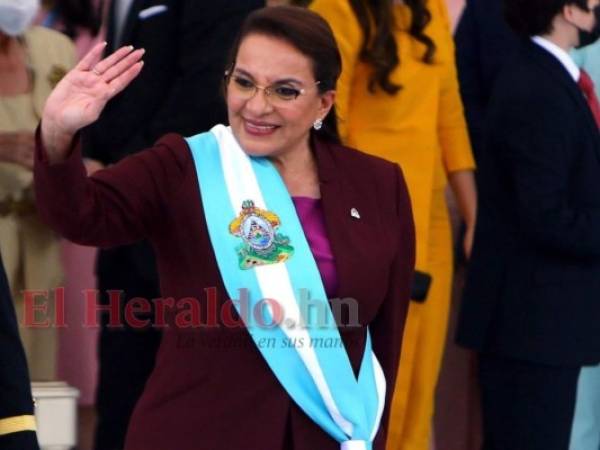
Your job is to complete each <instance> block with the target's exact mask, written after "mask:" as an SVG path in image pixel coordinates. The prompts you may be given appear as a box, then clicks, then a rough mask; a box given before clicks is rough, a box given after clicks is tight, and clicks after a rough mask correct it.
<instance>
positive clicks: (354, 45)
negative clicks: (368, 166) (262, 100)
mask: <svg viewBox="0 0 600 450" xmlns="http://www.w3.org/2000/svg"><path fill="white" fill-rule="evenodd" d="M427 5H428V8H429V9H430V11H431V15H432V20H431V22H430V24H429V25H428V27H427V28H426V30H425V32H426V34H427V35H428V36H429V37H430V38H432V39H433V41H434V42H435V44H436V46H437V50H436V54H435V58H434V63H433V64H432V65H428V64H425V63H423V62H422V55H423V54H424V51H425V46H424V45H423V44H421V43H419V42H418V41H416V40H415V39H414V38H412V37H411V36H410V35H409V34H408V32H407V31H405V30H407V29H408V24H409V23H410V18H411V13H410V10H409V8H408V7H407V6H405V5H402V4H396V5H394V14H395V19H396V23H397V25H398V30H396V31H395V33H394V35H395V38H396V42H397V43H398V53H399V57H400V65H399V67H397V68H396V70H394V71H393V72H392V74H391V80H392V81H394V82H395V83H397V84H400V85H401V86H402V90H401V91H400V92H399V93H398V94H397V95H395V96H390V95H388V94H386V93H384V92H383V91H381V90H377V91H376V93H375V94H372V93H370V92H369V91H368V89H367V81H368V78H369V74H370V71H371V69H370V66H368V65H366V64H365V63H363V62H362V61H360V60H359V52H360V48H361V45H362V31H361V29H360V26H359V24H358V21H357V20H356V18H355V16H354V13H353V11H352V9H351V7H350V4H349V2H348V1H347V0H315V1H314V2H313V3H311V5H310V8H311V9H312V10H313V11H316V12H318V13H319V14H320V15H321V16H323V17H324V18H325V19H326V20H327V21H328V22H329V24H330V26H331V28H332V29H333V32H334V34H335V36H336V40H337V42H338V45H339V47H340V51H341V54H342V61H343V72H342V75H341V77H340V80H339V81H338V85H337V99H336V108H337V113H338V116H339V119H340V134H341V137H342V140H343V142H344V144H346V145H348V146H350V147H355V148H357V149H360V150H362V151H365V152H369V153H372V154H374V155H377V156H380V157H384V158H387V159H389V160H391V161H394V162H396V163H398V164H399V165H400V167H401V168H402V170H403V172H404V176H405V177H406V181H407V184H408V188H409V191H410V194H411V199H412V204H413V213H414V217H415V226H416V233H417V235H416V237H417V269H419V270H422V271H425V272H428V273H430V274H431V275H432V276H433V282H432V285H431V289H430V292H429V296H428V298H427V301H426V302H425V303H422V304H419V303H415V302H411V305H410V308H409V314H408V317H407V321H406V327H405V331H404V336H403V342H402V355H401V360H400V368H399V372H398V377H397V381H396V385H395V386H389V388H390V389H391V388H393V389H394V397H393V401H392V411H391V416H390V423H389V431H388V442H387V450H428V449H429V440H430V434H431V421H432V417H433V404H434V393H435V387H436V384H437V378H438V373H439V369H440V363H441V358H442V353H443V348H444V343H445V339H446V330H447V321H448V312H449V306H450V290H451V282H452V238H451V231H450V222H449V217H448V210H447V205H446V200H445V196H444V192H445V188H446V184H447V179H446V174H447V173H450V172H454V171H460V170H470V169H474V166H475V164H474V161H473V156H472V154H471V146H470V142H469V138H468V134H467V128H466V124H465V119H464V115H463V107H462V103H461V100H460V96H459V89H458V82H457V78H456V71H455V64H454V43H453V40H452V34H451V29H450V22H449V18H448V14H447V10H446V5H445V3H444V0H429V1H428V3H427ZM398 338H399V339H400V336H399V337H398Z"/></svg>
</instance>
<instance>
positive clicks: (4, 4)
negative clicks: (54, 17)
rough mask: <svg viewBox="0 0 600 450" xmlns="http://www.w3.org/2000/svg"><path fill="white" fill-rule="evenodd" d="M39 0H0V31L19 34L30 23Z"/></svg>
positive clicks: (14, 34) (10, 34)
mask: <svg viewBox="0 0 600 450" xmlns="http://www.w3.org/2000/svg"><path fill="white" fill-rule="evenodd" d="M39 7H40V0H0V31H2V32H3V33H5V34H8V35H9V36H19V35H21V34H23V33H24V32H25V30H26V29H27V28H28V27H29V25H31V22H33V19H34V18H35V15H36V14H37V12H38V9H39Z"/></svg>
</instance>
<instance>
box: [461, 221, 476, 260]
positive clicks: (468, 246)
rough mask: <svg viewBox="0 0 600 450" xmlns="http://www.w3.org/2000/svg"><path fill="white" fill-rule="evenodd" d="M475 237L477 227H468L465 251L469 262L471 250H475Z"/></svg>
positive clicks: (464, 243)
mask: <svg viewBox="0 0 600 450" xmlns="http://www.w3.org/2000/svg"><path fill="white" fill-rule="evenodd" d="M474 237H475V225H467V227H466V229H465V236H464V239H463V251H464V252H465V258H466V260H467V261H469V260H470V259H471V250H472V249H473V239H474Z"/></svg>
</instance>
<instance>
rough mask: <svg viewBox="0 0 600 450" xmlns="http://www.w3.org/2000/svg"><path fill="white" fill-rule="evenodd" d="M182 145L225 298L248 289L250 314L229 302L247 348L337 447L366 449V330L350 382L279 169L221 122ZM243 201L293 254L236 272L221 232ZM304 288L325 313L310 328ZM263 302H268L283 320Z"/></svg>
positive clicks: (378, 387)
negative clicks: (267, 214)
mask: <svg viewBox="0 0 600 450" xmlns="http://www.w3.org/2000/svg"><path fill="white" fill-rule="evenodd" d="M187 142H188V145H189V146H190V149H191V151H192V155H193V158H194V162H195V166H196V172H197V175H198V183H199V186H200V194H201V198H202V202H203V207H204V213H205V215H206V221H207V224H208V232H209V235H210V240H211V243H212V246H213V249H214V252H215V255H216V259H217V264H218V266H219V270H220V271H221V276H222V277H223V281H224V283H225V287H226V289H227V291H228V294H229V295H230V296H231V298H232V299H235V298H236V296H238V295H242V294H241V293H242V292H247V296H248V306H249V308H248V311H242V310H240V309H241V302H236V301H234V304H235V306H236V308H237V309H238V313H239V314H240V316H241V318H242V320H243V321H244V323H245V325H246V327H247V328H248V331H249V333H250V335H251V336H252V339H253V341H254V343H255V344H256V346H257V348H258V349H259V350H260V352H261V354H262V356H263V357H264V358H265V360H266V362H267V364H268V365H269V367H270V368H271V370H272V371H273V373H274V374H275V376H276V377H277V379H278V380H279V382H280V383H281V384H282V385H283V387H284V388H285V390H286V391H287V392H288V394H289V395H290V396H291V397H292V399H293V400H294V401H295V402H296V403H297V404H298V405H299V407H300V408H301V409H302V410H303V411H304V412H305V413H306V414H307V415H308V416H309V417H310V418H311V419H312V420H313V421H315V422H316V423H317V424H318V425H319V426H320V427H321V428H322V429H323V430H325V431H326V432H327V433H328V434H329V435H330V436H331V437H333V438H334V439H336V440H337V441H338V442H340V443H341V449H342V450H370V449H371V448H372V442H373V439H374V437H375V435H376V433H377V430H378V429H379V424H380V421H381V416H382V413H383V408H384V402H385V389H386V385H385V384H386V383H385V377H384V374H383V371H382V369H381V366H380V364H379V362H378V361H377V358H376V357H375V355H374V353H373V350H372V348H371V337H370V335H369V333H368V332H367V339H366V346H365V351H364V356H363V360H362V363H361V368H360V372H359V376H358V380H357V379H356V377H355V375H354V372H353V370H352V366H351V364H350V360H349V358H348V354H347V352H346V350H345V348H344V345H343V343H342V340H341V337H340V334H339V330H338V328H337V325H336V323H335V320H334V318H333V314H332V312H331V308H330V307H329V304H328V302H327V296H326V294H325V289H324V287H323V283H322V281H321V277H320V273H319V270H318V267H317V264H316V262H315V260H314V257H313V255H312V253H311V250H310V247H309V245H308V242H307V240H306V237H305V236H304V232H303V229H302V225H301V223H300V220H299V219H298V216H297V214H296V210H295V208H294V204H293V202H292V199H291V197H290V195H289V193H288V191H287V189H286V187H285V185H284V183H283V180H282V179H281V177H280V176H279V173H278V171H277V169H276V168H275V167H274V166H273V165H272V163H271V162H270V161H269V160H268V159H267V158H255V157H249V156H248V155H247V154H246V153H245V152H244V151H243V150H242V149H241V147H240V146H239V144H238V142H237V141H236V139H235V138H234V136H233V134H232V133H231V130H230V128H228V127H225V126H223V125H217V126H215V127H214V128H213V129H212V130H211V131H210V132H207V133H202V134H199V135H196V136H193V137H191V138H188V139H187ZM247 200H252V201H253V202H254V204H255V205H256V207H258V208H261V209H263V210H268V211H272V212H275V213H276V214H277V215H278V216H279V217H280V218H281V228H282V231H284V232H285V235H286V236H287V237H289V239H290V243H291V245H292V246H293V247H294V254H293V256H292V257H291V258H290V259H288V260H287V261H285V262H280V263H276V264H269V265H263V266H257V267H255V268H252V269H249V270H241V269H240V266H239V260H238V255H237V253H236V248H237V247H238V246H239V244H240V238H239V237H236V236H233V235H232V234H231V233H230V232H229V225H230V223H231V221H232V220H233V219H235V218H236V217H237V216H238V215H239V214H240V211H241V209H242V203H243V202H244V201H247ZM302 291H303V292H305V293H306V292H308V293H309V295H310V298H311V305H314V304H315V302H324V305H321V306H325V307H324V308H318V309H319V311H323V312H325V313H326V317H325V318H324V319H325V320H322V322H323V323H320V324H319V326H312V324H311V323H310V322H311V318H310V317H306V313H305V311H301V307H300V304H301V301H300V298H299V297H300V295H301V294H300V292H302ZM263 299H272V300H275V301H276V302H277V304H278V305H279V306H280V307H281V308H280V309H279V308H278V310H279V312H280V313H283V316H281V315H278V314H276V312H275V311H274V308H273V307H272V306H271V305H272V303H271V304H270V303H269V302H264V301H263ZM265 305H267V306H266V307H263V306H265ZM257 310H258V311H259V312H260V314H258V315H257V314H256V311H257ZM303 312H304V314H303ZM307 323H308V326H307ZM266 324H269V325H270V324H274V325H273V326H265V325H266ZM324 343H337V344H335V345H322V344H324Z"/></svg>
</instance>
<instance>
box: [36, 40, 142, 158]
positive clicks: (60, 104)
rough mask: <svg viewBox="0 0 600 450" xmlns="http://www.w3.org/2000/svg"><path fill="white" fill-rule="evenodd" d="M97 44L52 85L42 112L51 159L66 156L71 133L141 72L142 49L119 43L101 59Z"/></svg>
mask: <svg viewBox="0 0 600 450" xmlns="http://www.w3.org/2000/svg"><path fill="white" fill-rule="evenodd" d="M105 45H106V43H101V44H98V45H96V46H95V47H94V48H93V49H92V50H90V52H89V53H88V54H87V55H86V56H85V57H84V58H83V59H82V60H81V62H80V63H79V64H77V66H75V68H74V69H73V70H71V71H69V72H68V73H67V74H66V75H65V76H64V77H63V79H62V80H61V81H60V83H58V85H57V86H56V87H55V88H54V90H53V91H52V93H51V94H50V96H49V97H48V99H47V100H46V105H45V106H44V112H43V114H42V140H43V142H44V145H45V147H46V151H47V153H48V159H49V161H50V162H57V161H60V160H62V159H64V158H65V156H66V153H67V152H68V150H69V146H70V144H71V141H72V139H73V136H75V134H76V133H77V131H79V130H80V129H81V128H83V127H85V126H87V125H89V124H91V123H93V122H94V121H96V119H98V117H99V116H100V113H101V112H102V110H103V109H104V107H105V106H106V103H107V102H108V101H109V100H110V99H112V98H113V97H114V96H115V95H117V94H118V93H119V92H121V91H122V90H123V89H125V88H126V87H127V85H129V83H131V81H132V80H133V79H134V78H135V77H136V76H137V75H138V74H139V73H140V71H141V70H142V66H143V61H141V59H142V56H143V54H144V50H143V49H138V50H134V49H133V47H131V46H129V47H121V48H120V49H119V50H117V51H116V52H114V53H113V54H111V55H109V56H107V57H106V58H104V59H102V60H101V59H100V58H101V56H102V52H103V50H104V47H105Z"/></svg>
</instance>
